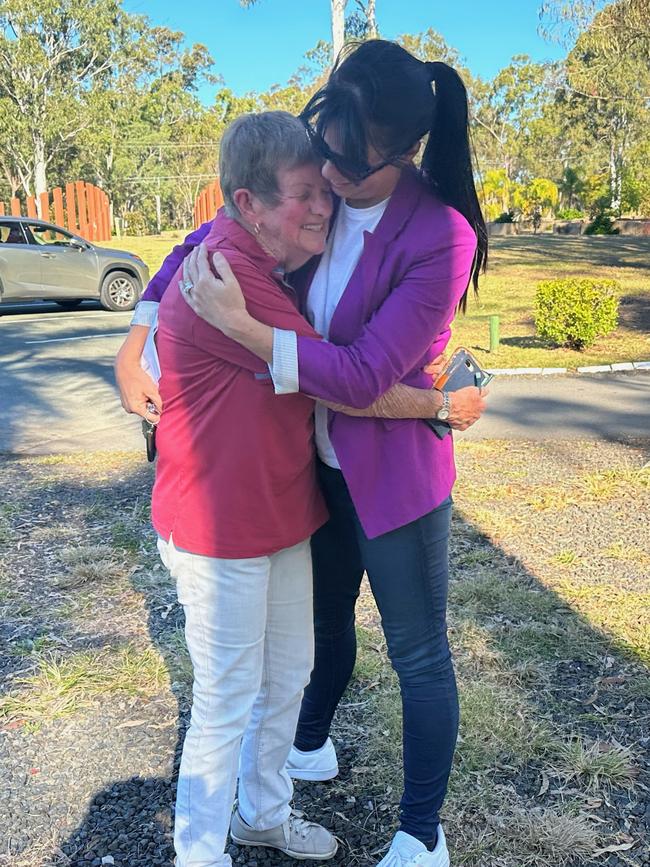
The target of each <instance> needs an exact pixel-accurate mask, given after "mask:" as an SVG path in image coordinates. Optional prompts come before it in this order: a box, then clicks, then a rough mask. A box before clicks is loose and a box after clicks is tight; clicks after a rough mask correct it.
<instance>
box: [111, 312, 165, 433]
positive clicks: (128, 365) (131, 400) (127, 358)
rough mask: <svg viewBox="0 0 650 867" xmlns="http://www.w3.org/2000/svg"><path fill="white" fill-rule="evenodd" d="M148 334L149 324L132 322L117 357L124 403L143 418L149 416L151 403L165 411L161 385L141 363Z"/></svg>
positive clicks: (116, 364) (117, 379) (121, 395)
mask: <svg viewBox="0 0 650 867" xmlns="http://www.w3.org/2000/svg"><path fill="white" fill-rule="evenodd" d="M148 334H149V327H148V326H145V325H132V326H131V329H130V330H129V333H128V334H127V336H126V340H125V341H124V343H123V344H122V346H121V347H120V349H119V351H118V353H117V356H116V358H115V379H116V381H117V387H118V388H119V390H120V400H121V402H122V406H123V407H124V409H125V410H126V412H133V413H136V414H137V415H141V416H142V417H143V418H145V417H147V413H148V408H147V404H148V403H152V404H153V405H154V406H155V407H156V410H157V411H158V414H160V413H161V412H162V400H161V399H160V392H159V391H158V386H157V384H156V383H155V382H154V381H153V379H152V378H151V377H150V376H149V374H148V373H145V372H144V370H143V369H142V367H141V366H140V356H141V355H142V350H143V349H144V345H145V343H146V342H147V335H148ZM149 415H151V413H149Z"/></svg>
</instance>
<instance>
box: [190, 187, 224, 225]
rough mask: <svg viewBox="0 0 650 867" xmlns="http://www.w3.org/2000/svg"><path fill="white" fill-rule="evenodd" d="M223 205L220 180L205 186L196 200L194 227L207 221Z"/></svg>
mask: <svg viewBox="0 0 650 867" xmlns="http://www.w3.org/2000/svg"><path fill="white" fill-rule="evenodd" d="M222 205H223V195H222V194H221V187H220V186H219V181H213V182H212V183H211V184H208V185H207V187H204V188H203V189H202V190H201V192H200V193H199V194H198V196H197V197H196V201H195V202H194V228H195V229H198V228H199V226H200V225H201V224H202V223H207V222H208V220H211V219H212V218H213V217H214V215H215V214H216V213H217V210H218V209H219V208H220V207H221V206H222Z"/></svg>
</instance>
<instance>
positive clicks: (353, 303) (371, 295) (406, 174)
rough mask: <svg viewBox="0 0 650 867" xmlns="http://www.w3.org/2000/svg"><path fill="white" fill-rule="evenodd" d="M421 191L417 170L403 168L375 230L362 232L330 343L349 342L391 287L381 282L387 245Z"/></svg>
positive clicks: (416, 201) (332, 326)
mask: <svg viewBox="0 0 650 867" xmlns="http://www.w3.org/2000/svg"><path fill="white" fill-rule="evenodd" d="M421 191H422V187H421V181H420V180H419V178H418V176H417V173H416V171H415V170H411V169H404V170H403V171H402V174H401V175H400V179H399V182H398V184H397V186H396V187H395V190H394V191H393V194H392V196H391V197H390V200H389V202H388V205H387V206H386V210H385V211H384V213H383V216H382V218H381V220H380V221H379V223H378V224H377V228H376V229H375V231H374V232H364V233H363V241H364V243H363V252H362V253H361V257H360V259H359V261H358V263H357V266H356V268H355V269H354V271H353V273H352V276H351V277H350V280H349V282H348V284H347V286H346V287H345V291H344V292H343V295H342V296H341V300H340V301H339V303H338V305H337V307H336V310H335V311H334V315H333V316H332V321H331V323H330V330H329V336H330V340H331V341H332V342H333V343H339V344H345V343H351V342H352V341H353V340H354V339H355V338H356V337H357V335H358V333H359V332H360V330H361V328H362V327H363V325H365V323H366V322H367V321H368V319H369V318H370V315H371V314H372V312H373V311H374V310H376V309H377V307H379V305H380V304H381V303H382V301H383V300H384V299H385V297H386V295H387V294H388V291H389V290H390V288H392V287H391V286H390V285H384V284H385V283H386V278H384V279H383V280H381V279H380V276H379V272H380V269H381V266H382V264H383V263H384V260H385V258H386V254H387V251H388V250H389V249H390V244H391V243H392V242H393V241H394V240H395V238H396V237H397V236H398V235H399V234H400V233H401V232H402V230H403V229H404V227H405V225H406V224H407V223H408V221H409V219H410V217H411V215H412V214H413V211H414V210H415V208H416V207H417V204H418V201H419V198H420V194H421Z"/></svg>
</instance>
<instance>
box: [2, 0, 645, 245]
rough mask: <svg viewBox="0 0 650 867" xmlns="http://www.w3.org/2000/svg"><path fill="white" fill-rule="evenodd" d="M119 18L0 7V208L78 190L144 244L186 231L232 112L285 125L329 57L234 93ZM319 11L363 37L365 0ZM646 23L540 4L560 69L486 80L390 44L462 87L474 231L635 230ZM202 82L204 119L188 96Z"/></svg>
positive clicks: (75, 8) (83, 3)
mask: <svg viewBox="0 0 650 867" xmlns="http://www.w3.org/2000/svg"><path fill="white" fill-rule="evenodd" d="M254 3H255V0H242V4H243V5H247V6H253V5H254ZM122 4H123V0H74V2H73V0H60V2H59V0H39V3H37V4H28V3H25V2H24V0H0V201H5V202H7V200H8V198H9V197H10V196H13V195H18V196H19V197H21V198H24V197H25V196H27V195H33V194H34V193H36V192H39V191H40V190H42V189H45V188H52V187H54V186H57V185H62V184H64V183H65V182H66V181H69V180H72V179H75V178H77V177H83V178H84V179H86V180H88V181H91V182H92V183H95V184H97V185H98V186H100V187H101V188H103V189H105V190H106V192H107V193H108V194H109V196H110V198H111V200H112V203H113V208H114V213H115V215H116V217H120V218H122V219H123V220H126V219H127V215H128V214H129V213H130V212H138V213H140V214H141V215H142V216H143V218H144V221H145V225H146V230H147V231H158V228H159V224H158V219H157V213H159V214H160V217H161V226H160V227H161V228H167V227H181V226H187V225H188V224H189V223H190V222H191V220H192V209H193V202H194V199H195V197H196V195H197V193H198V191H199V190H200V189H201V188H202V187H203V186H204V185H205V184H206V183H207V182H208V181H210V180H212V178H213V177H214V176H215V174H216V170H217V164H218V156H219V144H220V141H221V137H222V135H223V132H224V130H225V128H226V126H227V125H228V124H229V123H230V122H231V121H232V120H233V119H234V118H236V117H238V116H239V115H240V114H242V113H243V112H247V111H263V110H266V109H278V108H282V109H285V110H287V111H290V112H292V113H298V112H299V111H300V110H301V109H302V107H303V106H304V104H305V102H306V101H307V99H308V98H309V96H310V95H311V94H312V93H313V91H314V89H315V88H316V87H318V86H320V85H321V84H322V83H323V82H324V80H325V77H326V75H327V73H328V70H329V68H330V64H331V59H332V44H331V42H320V43H318V44H317V45H316V46H314V48H313V49H312V50H311V51H308V52H307V53H306V55H305V61H304V63H303V64H302V65H301V66H300V68H299V69H297V70H296V72H295V73H294V74H293V75H292V76H291V78H290V79H289V81H287V82H286V83H280V84H276V85H274V86H273V87H271V88H269V89H267V90H266V91H264V92H251V93H246V94H243V95H241V94H235V93H234V92H233V91H232V90H231V89H230V88H228V87H227V85H226V84H225V83H224V82H222V81H221V80H220V78H219V76H218V75H217V74H216V72H215V70H214V65H213V61H212V58H211V57H210V54H209V53H208V51H207V49H206V48H205V46H202V45H194V46H191V47H189V48H188V47H186V43H185V38H184V35H183V34H182V33H179V32H176V31H173V30H170V29H168V28H166V27H158V26H154V25H153V24H152V22H151V21H150V20H149V19H148V18H147V17H146V16H142V15H133V14H131V13H128V12H126V11H125V9H124V8H123V5H122ZM330 5H331V10H330V11H331V12H332V14H334V13H336V16H339V17H340V15H339V13H340V10H341V9H342V8H346V9H347V14H348V27H347V33H346V37H347V38H350V37H352V36H356V37H359V38H368V37H369V36H372V35H373V33H374V32H375V30H376V26H377V25H376V20H375V3H374V2H373V0H347V4H346V3H345V2H344V0H336V2H333V0H331V4H330ZM335 6H336V10H335V8H334V7H335ZM649 10H650V6H648V4H647V2H645V0H615V2H610V3H607V4H604V3H603V2H601V0H580V2H573V3H571V4H569V3H567V2H565V0H547V2H545V3H543V30H544V31H545V32H546V33H547V34H549V35H557V36H560V37H561V38H562V39H564V41H565V43H566V47H567V56H566V58H565V60H564V61H562V62H558V63H536V62H534V61H532V60H531V59H530V58H529V57H527V56H526V55H518V56H516V57H513V58H512V60H511V61H510V62H509V63H508V64H507V65H506V66H505V67H504V68H503V69H501V70H500V71H499V72H498V73H497V74H496V75H495V76H494V77H493V78H492V79H489V80H488V79H482V78H480V77H476V76H474V75H472V73H471V71H470V69H469V68H468V67H467V64H466V61H465V60H464V58H463V57H461V55H460V54H459V53H458V51H457V50H456V49H455V48H454V47H453V46H450V45H449V44H448V43H447V42H446V41H445V39H444V38H443V37H442V36H441V35H440V34H439V33H437V32H436V31H435V30H433V29H429V30H427V31H425V32H423V33H415V34H403V35H401V36H399V37H398V41H399V42H400V44H402V45H403V46H404V47H405V48H406V49H407V50H409V51H411V52H413V53H414V54H415V55H416V56H417V57H419V58H421V59H422V60H442V61H445V62H447V63H450V64H451V65H452V66H454V67H455V68H456V69H457V70H458V71H459V73H460V75H461V77H462V78H463V80H464V82H465V84H466V86H467V88H468V92H469V97H470V109H471V116H470V121H471V132H472V139H473V145H474V149H475V152H476V156H477V168H476V175H477V181H478V189H479V198H480V201H481V205H482V207H483V210H484V213H485V216H486V218H487V219H489V220H494V219H497V218H499V215H500V214H503V213H507V212H508V211H512V210H517V211H520V212H523V213H524V214H525V215H526V216H527V217H529V218H531V219H536V220H540V219H541V216H542V215H544V216H546V215H551V214H552V213H553V212H556V213H557V214H558V216H561V217H564V218H566V216H565V215H566V214H568V213H574V212H580V213H582V212H583V211H584V212H585V213H586V214H588V215H589V216H590V217H591V218H592V219H593V218H595V217H596V216H597V215H598V214H600V213H602V212H603V211H606V210H610V211H611V212H612V214H616V215H618V214H620V213H625V214H627V215H637V216H644V215H646V216H650V132H649V130H650V103H649V102H648V99H647V97H648V94H650V11H649ZM251 14H255V13H254V12H253V11H252V12H251ZM337 20H338V19H337ZM339 23H340V22H339ZM337 27H338V25H337ZM353 31H354V32H353ZM206 81H208V82H212V83H213V84H215V85H216V87H215V91H216V92H215V95H214V98H213V101H212V104H210V105H205V104H203V103H202V102H201V101H200V100H199V98H198V96H197V93H198V87H199V86H200V85H201V84H202V82H206Z"/></svg>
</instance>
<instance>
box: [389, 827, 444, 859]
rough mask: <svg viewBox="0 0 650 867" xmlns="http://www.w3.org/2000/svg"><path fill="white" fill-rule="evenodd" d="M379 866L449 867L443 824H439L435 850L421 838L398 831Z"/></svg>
mask: <svg viewBox="0 0 650 867" xmlns="http://www.w3.org/2000/svg"><path fill="white" fill-rule="evenodd" d="M377 867H449V852H448V850H447V841H446V840H445V835H444V832H443V830H442V825H438V839H437V840H436V848H435V849H434V850H433V852H429V850H428V849H427V847H426V846H425V845H424V843H422V842H420V840H418V839H416V838H415V837H411V835H410V834H405V833H404V831H398V832H397V834H395V836H394V837H393V842H392V843H391V844H390V849H389V850H388V852H387V854H386V856H385V857H384V858H382V859H381V861H380V862H379V864H378V865H377Z"/></svg>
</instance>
